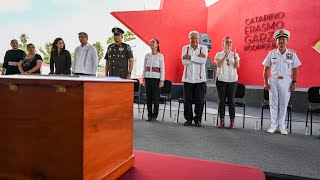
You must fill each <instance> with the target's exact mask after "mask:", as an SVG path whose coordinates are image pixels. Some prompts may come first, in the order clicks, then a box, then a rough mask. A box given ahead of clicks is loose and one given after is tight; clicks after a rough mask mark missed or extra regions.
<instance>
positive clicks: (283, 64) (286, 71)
mask: <svg viewBox="0 0 320 180" xmlns="http://www.w3.org/2000/svg"><path fill="white" fill-rule="evenodd" d="M262 64H263V65H264V66H268V67H271V71H270V75H271V77H275V78H277V77H278V76H283V78H290V77H291V73H292V68H296V67H298V66H300V65H301V62H300V60H299V58H298V56H297V54H296V52H295V51H293V50H290V49H286V51H285V53H284V54H281V53H280V51H279V49H275V50H272V51H270V52H269V54H268V56H267V57H266V59H265V60H264V61H263V63H262Z"/></svg>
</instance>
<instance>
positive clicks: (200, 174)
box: [118, 151, 265, 180]
mask: <svg viewBox="0 0 320 180" xmlns="http://www.w3.org/2000/svg"><path fill="white" fill-rule="evenodd" d="M134 155H135V159H136V160H135V164H134V167H133V168H131V169H130V170H129V171H127V172H126V173H125V174H124V175H122V176H121V177H120V178H119V179H118V180H164V179H166V180H169V179H172V180H173V179H174V180H196V179H201V180H213V179H219V180H235V179H243V180H265V175H264V173H263V171H262V170H260V169H259V168H256V167H248V166H241V165H235V164H228V163H221V162H214V161H205V160H198V159H191V158H184V157H177V156H171V155H163V154H157V153H150V152H143V151H134Z"/></svg>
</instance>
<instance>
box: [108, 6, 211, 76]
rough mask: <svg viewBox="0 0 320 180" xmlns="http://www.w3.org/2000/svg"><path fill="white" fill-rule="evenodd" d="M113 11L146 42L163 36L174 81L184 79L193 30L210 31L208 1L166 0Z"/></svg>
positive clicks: (165, 53) (164, 50)
mask: <svg viewBox="0 0 320 180" xmlns="http://www.w3.org/2000/svg"><path fill="white" fill-rule="evenodd" d="M194 7H196V8H194ZM194 9H195V10H194ZM112 15H113V16H114V17H115V18H117V19H118V20H119V21H120V22H122V23H123V24H124V25H125V26H126V27H128V28H129V29H130V30H131V31H132V32H134V33H135V34H136V35H137V36H138V37H139V38H140V39H142V41H144V42H145V43H146V44H149V42H150V40H151V39H152V38H157V39H159V41H160V50H161V53H162V54H163V55H164V57H165V66H166V68H165V69H166V74H165V76H166V77H165V78H166V79H169V80H171V81H173V82H181V77H182V73H183V66H182V63H181V50H182V47H183V46H184V45H186V44H187V43H188V42H189V40H188V34H189V32H190V31H192V30H195V29H196V30H197V31H200V32H206V31H207V8H206V4H205V1H199V0H166V1H164V0H162V3H161V7H160V10H152V11H131V12H113V13H112Z"/></svg>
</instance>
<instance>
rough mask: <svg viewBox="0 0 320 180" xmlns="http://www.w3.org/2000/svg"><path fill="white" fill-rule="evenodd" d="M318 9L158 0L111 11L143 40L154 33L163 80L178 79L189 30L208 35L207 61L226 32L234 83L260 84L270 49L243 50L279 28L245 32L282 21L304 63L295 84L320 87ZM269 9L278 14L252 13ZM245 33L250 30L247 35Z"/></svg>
mask: <svg viewBox="0 0 320 180" xmlns="http://www.w3.org/2000/svg"><path fill="white" fill-rule="evenodd" d="M319 9H320V1H319V0H308V1H305V0H281V1H279V0H260V1H256V0H237V1H235V0H220V1H218V2H217V3H215V4H213V5H211V6H210V7H208V8H207V7H206V6H205V1H204V0H174V1H173V0H162V2H161V7H160V10H154V11H133V12H113V13H112V15H113V16H114V17H116V18H117V19H118V20H119V21H120V22H122V23H123V24H124V25H126V26H127V27H128V28H129V29H130V30H132V31H133V32H134V33H135V34H136V35H137V36H138V37H140V38H141V39H142V40H143V41H144V42H145V43H147V44H148V43H149V41H150V39H152V38H154V37H156V38H158V39H159V40H160V45H161V52H162V53H163V54H164V56H165V63H166V79H170V80H172V81H173V82H181V76H182V70H183V66H182V64H181V59H180V56H181V49H182V47H183V45H185V44H187V43H188V39H187V35H188V33H189V32H190V31H191V30H197V31H199V32H200V33H207V34H209V35H210V37H211V39H212V50H211V52H210V54H209V55H210V57H211V58H212V59H213V58H214V55H215V53H216V52H218V51H221V50H222V47H221V41H222V38H223V37H225V36H231V37H232V39H233V47H235V46H236V47H237V51H238V53H239V54H240V58H241V66H240V69H239V71H238V72H239V81H240V82H241V83H244V84H250V85H262V84H263V78H262V70H263V66H262V64H261V63H262V61H263V60H264V58H265V57H266V55H267V54H268V51H270V50H271V49H270V48H269V49H260V50H255V51H245V50H244V47H245V46H247V45H257V44H266V43H267V44H272V43H274V42H275V41H274V40H273V39H272V38H271V39H270V40H271V42H268V38H269V36H268V35H269V34H272V33H273V32H274V31H276V30H277V29H278V28H274V29H272V28H269V30H267V31H266V32H261V31H259V32H256V33H254V32H252V33H250V26H253V27H255V28H257V26H258V25H260V26H261V27H262V26H263V24H265V26H264V27H267V23H269V24H271V25H272V23H273V22H278V21H281V22H278V23H279V26H284V27H283V28H285V29H288V30H289V31H290V32H291V38H290V39H289V43H288V48H291V49H294V50H296V51H297V54H298V56H299V58H300V60H301V62H302V64H303V65H302V66H300V68H299V77H298V86H300V87H309V86H315V85H320V78H319V75H320V53H319V52H317V51H316V50H315V49H313V48H312V46H314V45H315V44H316V43H317V42H318V41H319V40H320V23H319V19H320V11H319ZM274 13H278V14H279V13H280V17H279V18H278V19H273V20H267V19H266V21H264V19H262V21H259V22H256V17H259V16H263V18H264V15H269V14H274ZM252 18H253V20H251V19H252ZM247 19H249V21H248V20H247ZM258 20H259V18H258ZM250 21H252V22H251V24H250V23H249V22H250ZM253 21H254V22H253ZM246 22H247V23H246ZM248 24H249V25H248ZM246 27H247V29H246ZM246 31H249V32H247V34H246ZM261 33H265V34H266V37H265V38H266V39H265V40H266V42H261V41H260V40H259V39H254V40H253V41H254V42H253V43H252V44H248V43H246V41H245V38H246V36H248V35H250V36H252V37H254V35H257V37H260V34H261ZM262 37H264V36H263V35H262ZM249 39H250V38H247V40H249ZM251 39H252V38H251ZM247 42H248V41H247Z"/></svg>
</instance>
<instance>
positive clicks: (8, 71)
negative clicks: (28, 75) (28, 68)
mask: <svg viewBox="0 0 320 180" xmlns="http://www.w3.org/2000/svg"><path fill="white" fill-rule="evenodd" d="M11 74H20V70H19V68H18V66H10V65H8V66H7V69H6V75H11Z"/></svg>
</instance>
